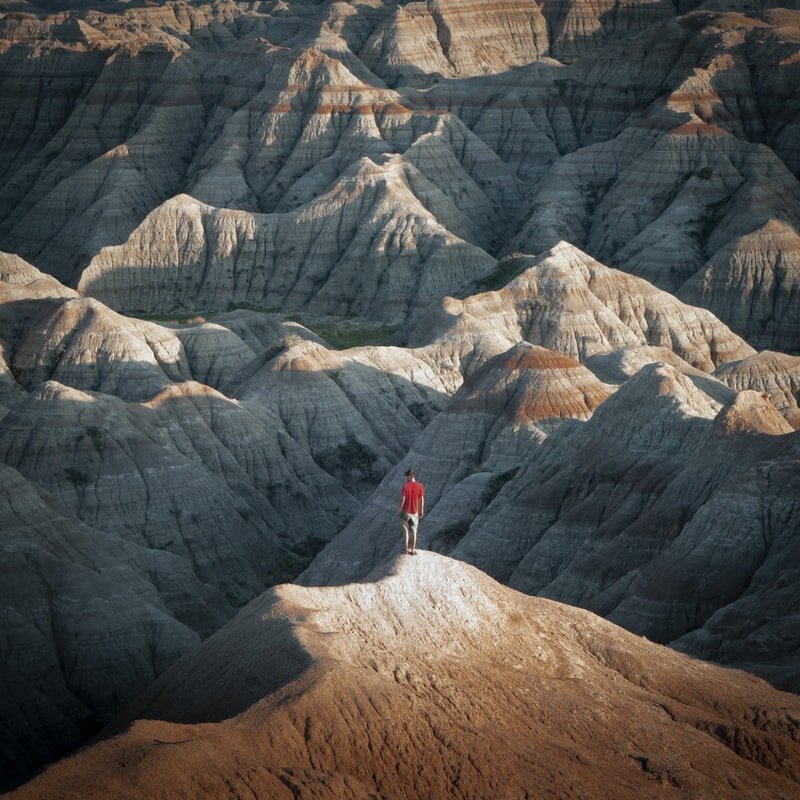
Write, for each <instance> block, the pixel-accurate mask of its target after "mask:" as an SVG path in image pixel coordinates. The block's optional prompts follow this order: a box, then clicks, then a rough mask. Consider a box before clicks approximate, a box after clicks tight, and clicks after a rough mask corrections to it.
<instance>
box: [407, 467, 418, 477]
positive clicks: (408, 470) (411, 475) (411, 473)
mask: <svg viewBox="0 0 800 800" xmlns="http://www.w3.org/2000/svg"><path fill="white" fill-rule="evenodd" d="M416 477H417V473H416V472H414V470H413V469H407V470H406V478H416Z"/></svg>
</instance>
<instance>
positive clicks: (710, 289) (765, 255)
mask: <svg viewBox="0 0 800 800" xmlns="http://www.w3.org/2000/svg"><path fill="white" fill-rule="evenodd" d="M679 296H680V298H681V299H682V300H685V301H686V302H687V303H692V304H693V305H701V306H704V307H706V308H712V309H714V311H715V313H716V314H717V315H718V316H719V317H720V318H721V319H724V320H725V321H726V322H727V323H728V324H729V325H730V326H731V327H732V328H733V329H734V330H737V331H739V332H740V333H741V334H742V335H743V336H744V337H745V338H746V339H747V340H748V341H749V342H752V343H753V344H754V345H755V346H756V347H759V348H768V349H777V350H788V351H789V352H793V353H797V352H800V335H798V331H800V311H798V309H800V236H798V234H797V232H796V231H795V229H794V228H793V227H791V226H789V225H786V224H784V223H780V222H777V221H776V220H770V221H769V222H767V223H766V224H765V225H763V226H762V227H761V228H759V229H758V230H756V231H753V232H752V233H748V234H747V235H745V236H741V237H739V238H738V239H736V240H734V241H733V242H731V243H730V244H728V245H726V246H725V247H724V248H722V249H721V250H719V251H717V253H715V254H714V255H713V256H712V257H711V259H710V260H709V261H708V263H707V264H706V265H705V266H704V267H703V268H702V269H701V270H699V271H698V272H697V274H696V275H694V276H693V277H692V278H691V279H690V280H688V281H687V282H686V283H685V284H684V285H683V286H682V287H681V289H680V292H679Z"/></svg>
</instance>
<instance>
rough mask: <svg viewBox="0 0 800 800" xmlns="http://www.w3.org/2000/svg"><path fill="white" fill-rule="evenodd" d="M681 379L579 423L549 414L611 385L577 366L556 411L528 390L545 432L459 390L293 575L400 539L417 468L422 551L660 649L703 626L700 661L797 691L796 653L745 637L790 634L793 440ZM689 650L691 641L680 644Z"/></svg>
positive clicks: (717, 393)
mask: <svg viewBox="0 0 800 800" xmlns="http://www.w3.org/2000/svg"><path fill="white" fill-rule="evenodd" d="M575 366H576V367H577V365H575ZM687 372H688V374H684V373H683V372H682V371H680V370H679V369H676V368H675V367H669V366H667V365H664V364H661V365H659V364H653V365H650V366H646V367H644V368H642V369H641V370H640V371H639V372H638V373H637V374H636V375H635V376H634V377H633V378H632V379H631V380H630V381H628V382H627V383H625V384H624V385H623V386H622V387H621V388H619V389H618V390H617V391H616V393H615V394H613V395H612V396H611V397H609V399H607V400H605V402H603V403H602V405H600V407H599V408H598V409H597V410H596V411H595V412H594V414H593V415H592V416H591V418H590V419H588V421H586V422H583V423H570V424H566V423H563V421H562V420H563V419H564V418H569V417H576V418H577V419H581V418H585V415H581V414H580V413H577V414H575V413H573V410H572V407H571V402H574V398H575V396H578V397H580V396H583V397H589V396H591V394H590V392H589V389H588V387H589V386H592V382H593V381H594V386H595V387H596V389H595V391H605V393H606V394H607V393H608V389H603V388H602V384H599V382H597V381H596V379H595V378H593V377H591V376H590V377H589V378H587V377H586V375H590V373H588V371H584V377H583V378H582V381H583V383H582V385H581V386H580V388H578V386H575V387H574V388H573V390H571V391H567V392H566V395H565V396H564V397H563V398H562V399H561V400H560V402H559V401H556V400H555V398H557V397H558V395H554V394H553V392H552V390H551V391H548V390H544V391H542V390H541V389H540V391H539V392H537V394H536V397H537V400H538V403H539V404H541V403H543V402H547V401H548V400H550V401H555V402H554V408H553V411H551V412H550V413H551V414H552V415H553V417H554V419H555V420H556V421H561V425H560V426H558V427H556V426H553V428H551V430H550V431H548V432H549V435H548V436H547V438H544V437H543V436H542V427H541V424H537V425H528V426H525V425H515V424H514V423H513V422H512V421H511V420H512V419H513V418H514V417H513V415H511V417H510V418H509V415H508V414H507V412H506V409H505V408H493V407H492V405H491V404H489V405H488V407H486V406H485V404H486V403H487V398H490V397H491V396H492V395H491V393H486V392H485V391H484V392H483V393H482V397H483V400H482V401H481V402H482V404H484V405H480V406H478V407H472V408H470V407H469V405H467V406H466V408H465V407H464V403H463V401H460V400H459V397H458V396H457V397H456V399H455V400H454V401H453V403H452V404H451V406H450V407H449V408H448V409H446V410H445V411H444V412H443V413H442V414H440V415H439V416H438V417H437V418H436V419H435V420H434V422H433V423H431V425H430V426H429V427H428V428H427V429H426V431H425V432H424V433H423V434H422V435H421V436H420V437H419V438H418V439H417V441H416V442H415V443H414V446H413V447H412V449H411V450H410V451H409V453H408V454H407V455H406V457H405V458H404V459H403V461H402V462H400V463H399V464H398V466H397V467H396V468H395V469H394V470H393V471H392V472H391V473H390V474H389V475H388V476H387V478H386V479H385V480H384V482H383V483H382V484H381V486H380V487H379V489H378V490H377V491H376V493H375V495H374V496H373V497H372V498H371V499H370V501H369V502H368V504H367V505H366V506H365V508H364V511H363V512H362V513H361V514H359V515H358V516H356V518H355V519H354V520H353V521H352V522H351V523H350V525H349V526H348V527H347V528H346V529H345V530H344V531H343V532H342V533H341V534H340V535H339V536H338V537H337V539H336V540H334V542H333V543H332V544H331V545H329V546H328V547H327V548H326V549H325V550H324V551H323V552H322V553H321V554H320V555H319V556H318V557H317V559H316V560H315V562H314V563H313V564H312V566H311V567H310V568H309V569H308V570H307V571H306V573H304V575H303V576H302V581H303V582H304V583H309V584H315V583H318V582H323V583H329V582H340V581H347V580H351V579H356V578H358V577H361V576H363V575H366V574H368V573H369V571H370V570H371V569H372V568H373V567H374V564H375V563H377V561H379V560H380V559H381V558H383V557H385V556H386V555H388V554H389V553H390V552H392V551H393V550H396V549H397V548H398V547H399V546H400V535H399V522H398V521H397V518H396V508H395V506H396V502H397V501H396V497H397V493H398V491H399V488H398V487H399V486H400V484H401V482H402V478H401V476H402V473H403V472H404V471H405V469H406V468H408V467H409V466H414V467H415V469H416V470H417V473H418V476H419V479H420V480H422V481H423V483H426V486H427V488H428V498H429V499H428V505H427V506H426V510H427V514H426V517H425V520H424V523H423V527H422V531H423V534H422V546H423V547H426V548H427V547H431V548H433V549H437V550H440V551H442V552H447V553H450V554H452V555H454V556H456V557H458V558H461V559H464V560H466V561H469V562H471V563H474V564H476V565H478V566H480V567H481V568H482V569H485V570H487V571H488V572H490V574H492V575H494V576H495V577H497V578H498V579H500V580H503V581H504V582H508V583H510V584H511V585H512V586H515V587H517V588H519V589H522V590H525V591H527V592H531V593H536V594H544V595H546V596H549V597H553V598H555V599H559V600H562V601H566V602H570V603H573V604H577V605H583V606H586V607H589V608H592V609H593V610H595V611H597V612H599V613H601V614H603V615H606V616H608V617H609V618H611V619H613V620H615V621H616V622H618V623H620V624H622V625H624V626H626V627H628V628H630V629H632V630H635V631H637V632H640V633H643V634H645V635H647V636H648V637H650V638H653V639H657V640H659V641H663V642H674V641H676V640H679V641H683V640H681V637H683V636H684V634H687V633H688V632H690V631H694V630H695V629H700V628H703V626H704V625H706V624H709V625H710V626H711V628H712V629H713V630H714V633H713V636H711V635H709V637H708V640H706V641H704V642H703V645H702V647H703V651H702V652H703V654H704V655H706V656H709V655H710V654H711V650H712V645H711V644H710V642H711V641H713V643H714V644H713V647H714V650H713V656H711V657H713V658H715V659H719V660H721V661H731V662H734V663H736V662H740V661H741V660H744V659H746V662H747V666H748V668H750V669H754V670H759V669H760V668H762V667H763V669H764V670H765V672H766V673H767V674H769V675H770V677H771V678H772V679H773V680H776V681H778V682H779V683H781V684H782V685H785V686H796V685H797V683H796V682H797V680H798V664H797V661H796V659H795V658H793V657H791V656H790V655H789V653H790V652H791V651H792V649H793V647H794V645H793V644H788V645H787V646H788V649H787V650H785V651H783V652H784V655H783V656H782V657H781V658H779V659H776V658H775V653H776V651H775V647H777V644H774V645H772V644H771V645H769V646H767V645H757V644H756V642H758V641H759V640H760V639H762V638H764V637H766V638H769V637H776V641H777V640H780V641H783V642H784V643H789V642H794V641H795V633H794V632H793V631H794V628H793V624H792V619H793V615H794V613H795V610H794V603H793V601H792V600H791V599H790V598H789V595H788V594H787V593H785V592H784V591H783V588H782V587H783V586H785V585H791V584H792V582H793V578H792V575H793V572H792V569H793V568H792V566H791V565H792V564H794V563H795V560H796V558H795V555H794V547H795V544H794V543H795V541H796V533H797V525H798V520H799V519H800V516H799V515H798V511H799V510H800V509H798V504H797V498H798V494H797V488H796V486H795V482H796V478H795V477H793V476H794V475H795V474H796V470H795V469H794V467H796V464H797V458H798V452H797V435H796V434H793V433H792V430H793V429H792V427H791V426H790V425H789V424H788V423H787V422H786V420H785V419H784V417H783V416H781V414H780V413H779V412H778V411H777V410H776V409H775V408H774V406H772V404H771V403H770V402H769V400H766V399H764V396H762V395H761V394H760V393H756V392H752V391H746V392H743V393H741V394H739V395H738V396H737V395H736V394H735V393H734V392H732V391H731V390H729V389H728V388H727V387H725V386H724V385H723V384H720V383H719V382H717V381H715V380H714V379H712V378H710V377H708V376H706V375H704V374H703V373H700V372H699V371H697V370H694V369H691V368H689V369H687ZM578 374H580V373H573V375H576V376H577V375H578ZM464 392H465V393H466V396H467V397H468V396H470V395H469V384H467V386H465V389H464ZM501 396H505V397H506V400H508V399H509V396H508V395H507V394H506V395H503V394H502V393H501ZM514 396H515V394H514V393H512V394H511V397H512V398H513V397H514ZM600 396H602V395H600ZM512 402H513V401H512ZM487 411H488V413H487ZM478 431H483V432H484V433H483V434H482V435H479V434H478ZM488 431H491V432H493V434H494V436H495V437H496V438H494V439H492V438H491V437H490V438H489V439H487V438H486V432H488ZM769 476H774V480H770V477H769ZM765 508H767V509H769V510H768V512H767V513H764V509H765ZM734 520H735V522H734ZM391 528H394V529H396V531H397V532H396V534H395V536H394V537H390V538H387V537H386V535H385V533H384V531H385V530H386V529H391ZM734 530H735V535H734V534H733V531H734ZM599 565H602V568H599ZM711 576H716V577H714V578H712V577H711ZM701 578H702V581H703V586H704V588H703V590H702V591H700V590H699V589H698V588H697V582H698V581H699V580H700V579H701ZM690 586H691V587H693V589H692V590H691V591H689V587H690ZM756 597H758V602H763V603H765V604H768V605H770V607H771V608H772V611H773V614H774V616H773V617H772V619H771V622H770V624H769V626H767V627H766V628H764V624H765V623H764V622H763V621H762V620H761V619H760V618H759V617H757V616H749V617H748V616H745V615H744V614H742V615H737V614H736V613H735V612H733V611H731V610H730V609H732V608H735V607H736V604H737V603H742V604H743V605H742V606H740V608H745V607H746V606H747V603H754V602H756V600H755V598H756ZM725 619H727V622H726V623H723V622H722V621H721V620H725ZM726 625H727V626H728V627H726ZM778 631H779V632H780V633H778ZM701 640H702V636H701V634H699V633H697V634H695V635H694V636H693V637H689V638H687V639H686V640H685V642H686V644H685V646H686V647H687V648H689V649H691V647H692V644H693V643H695V642H700V641H701ZM746 641H749V642H751V644H752V645H753V646H752V648H751V649H750V650H749V651H748V650H747V646H746V645H745V644H744V642H746ZM681 646H683V645H681ZM698 646H699V645H698ZM745 653H747V655H745ZM778 664H780V666H778Z"/></svg>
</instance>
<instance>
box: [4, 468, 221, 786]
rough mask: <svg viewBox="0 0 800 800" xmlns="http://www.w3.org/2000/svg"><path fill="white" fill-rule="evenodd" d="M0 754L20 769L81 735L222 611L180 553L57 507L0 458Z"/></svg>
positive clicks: (14, 776)
mask: <svg viewBox="0 0 800 800" xmlns="http://www.w3.org/2000/svg"><path fill="white" fill-rule="evenodd" d="M0 474H1V475H2V481H1V482H0V528H1V529H2V532H3V543H2V545H3V558H2V560H0V577H1V578H2V579H1V580H0V596H1V597H2V602H1V603H0V605H2V609H3V610H2V613H0V618H1V619H2V626H1V627H2V632H3V633H2V636H1V637H0V663H2V670H1V671H0V672H1V673H2V674H1V675H0V709H2V713H0V719H2V724H0V730H2V736H0V742H2V744H0V754H2V759H3V763H4V768H3V780H4V782H5V781H9V780H11V781H13V780H19V779H21V778H23V777H25V776H26V774H28V773H29V772H30V771H31V770H32V769H34V768H36V767H38V766H40V765H41V764H42V763H46V762H47V761H49V760H51V759H53V758H54V757H57V756H59V755H62V754H63V753H65V752H68V751H69V750H71V749H73V748H74V747H76V746H78V745H79V744H81V742H82V741H83V740H84V738H85V737H86V736H87V735H88V734H92V733H94V732H95V731H97V730H98V729H99V728H100V727H101V725H102V724H103V723H104V722H106V721H107V720H108V719H109V718H110V717H112V716H113V715H114V714H115V713H116V712H117V711H118V709H119V707H120V705H121V704H124V703H126V702H128V701H129V700H131V699H132V698H133V697H135V696H136V695H137V694H138V693H139V692H141V691H142V690H143V689H144V688H145V686H147V685H148V683H150V682H151V681H152V680H153V679H155V678H156V677H157V676H158V675H159V674H161V672H163V671H164V670H165V669H166V667H167V666H168V665H169V664H171V663H172V662H173V661H174V660H175V659H176V658H178V657H179V656H180V655H182V654H183V653H186V652H188V651H189V650H190V649H192V648H193V647H195V646H196V645H197V644H198V642H199V641H200V637H199V636H198V634H197V633H196V632H195V631H193V630H192V626H193V625H194V626H197V625H200V626H202V627H204V628H206V629H209V628H212V629H213V628H214V627H216V626H217V625H219V624H222V622H224V621H225V620H226V619H227V618H228V616H229V615H230V612H229V611H228V610H227V606H226V604H225V603H224V601H222V602H221V598H219V597H218V596H216V593H214V592H213V591H211V590H210V589H209V588H207V587H204V586H203V584H202V583H201V582H200V581H198V579H197V578H196V576H195V575H194V574H193V573H192V571H191V569H190V568H189V565H188V564H187V563H186V561H185V560H184V559H181V558H180V557H178V556H176V555H171V554H169V553H167V552H164V551H158V550H153V549H149V548H146V547H142V546H140V545H136V544H132V543H130V542H127V541H125V540H124V539H122V538H119V537H116V536H112V535H109V534H108V533H105V532H102V531H99V530H97V529H94V528H91V527H89V526H87V525H85V524H83V523H81V522H79V521H78V520H77V519H76V518H74V517H72V516H70V515H69V514H67V513H65V511H64V510H63V506H62V504H61V503H59V502H58V501H57V499H56V498H55V497H53V496H52V495H48V494H47V493H46V492H44V491H43V490H42V489H40V488H39V487H38V486H36V485H35V484H34V483H32V482H29V481H26V480H25V479H24V478H23V477H22V475H21V474H20V473H19V472H17V471H16V470H14V469H12V468H10V467H7V466H5V465H2V466H0Z"/></svg>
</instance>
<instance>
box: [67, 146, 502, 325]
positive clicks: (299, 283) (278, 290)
mask: <svg viewBox="0 0 800 800" xmlns="http://www.w3.org/2000/svg"><path fill="white" fill-rule="evenodd" d="M412 169H413V168H412ZM417 174H418V173H417ZM334 209H337V211H336V212H334ZM297 231H302V237H303V238H304V239H305V240H306V241H307V242H308V249H305V248H303V249H299V248H298V244H299V242H298V240H297V238H296V232H297ZM365 263H366V264H369V265H370V267H369V268H368V269H364V268H363V266H362V265H363V264H365ZM494 266H495V261H494V259H493V258H491V257H490V256H489V255H487V254H486V253H485V252H483V251H482V250H480V249H479V248H477V247H474V246H472V245H469V244H467V243H466V242H463V241H461V240H460V239H458V238H457V237H455V236H453V235H452V234H451V233H449V232H448V231H447V230H446V229H445V228H443V227H442V226H441V225H439V224H438V223H437V221H436V220H435V219H434V218H433V217H432V216H431V215H430V214H429V213H428V212H427V211H426V210H425V209H424V208H423V207H422V206H421V205H419V204H418V203H417V202H416V198H415V196H414V194H413V193H412V192H411V191H410V190H409V188H408V184H407V182H406V176H405V171H404V169H403V167H402V165H400V164H396V163H389V164H387V165H386V167H379V166H378V165H376V164H374V163H373V162H372V161H370V160H369V159H364V161H363V163H361V164H359V165H358V166H357V167H356V168H355V169H354V170H353V174H352V175H351V176H350V181H348V182H347V183H344V184H342V186H340V187H337V189H336V190H335V191H334V192H333V193H331V194H328V195H325V196H323V197H321V198H320V199H319V200H318V201H315V202H314V203H312V204H310V205H309V206H307V207H305V208H304V209H301V210H299V211H297V212H294V213H288V214H285V215H270V216H258V215H253V214H246V213H243V212H235V211H225V210H219V209H214V208H211V207H209V206H205V205H203V204H200V203H197V202H196V201H193V200H192V199H191V198H189V197H186V196H180V197H177V198H175V199H173V200H170V201H169V202H168V203H167V204H165V205H164V206H162V207H160V208H159V209H156V210H155V211H154V212H153V213H152V214H151V215H150V216H149V217H148V218H147V219H146V220H145V221H144V222H143V223H142V225H141V226H140V228H138V229H137V230H136V231H135V232H134V234H133V235H132V237H131V239H130V240H129V241H128V243H126V244H125V245H122V246H120V247H116V248H109V249H106V250H103V251H102V252H101V253H100V254H99V255H98V256H97V257H96V258H95V259H93V261H92V262H91V264H90V265H89V266H88V268H87V269H86V271H85V272H84V273H83V275H82V277H81V280H80V283H79V291H81V292H82V293H83V294H87V295H91V296H93V297H96V298H98V299H100V300H102V301H103V302H104V303H106V304H108V305H111V306H112V307H115V308H120V309H128V310H139V311H141V310H143V309H148V310H152V309H155V310H174V309H180V308H189V309H192V308H210V309H224V308H226V307H227V306H228V305H230V304H231V303H251V304H256V305H258V306H260V307H262V308H267V309H272V310H274V309H277V308H284V309H290V310H291V309H297V308H301V307H302V308H305V309H306V310H308V311H311V312H317V313H336V314H345V313H353V314H358V315H361V316H369V317H371V318H374V319H380V320H385V321H387V322H391V323H393V322H401V321H403V320H404V319H405V318H406V317H407V316H408V314H409V313H410V311H411V310H412V309H413V308H418V307H421V306H424V305H427V304H428V303H430V302H431V301H432V300H433V299H435V298H437V297H440V296H441V295H442V294H446V293H448V292H450V291H453V290H454V289H456V288H458V287H459V286H461V285H462V284H464V283H467V282H469V281H470V280H472V279H474V278H476V277H477V276H479V275H482V274H485V273H488V272H490V271H491V270H492V269H493V268H494Z"/></svg>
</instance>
